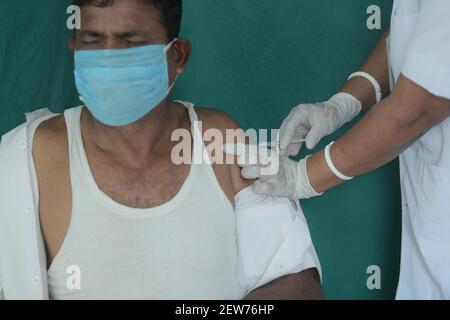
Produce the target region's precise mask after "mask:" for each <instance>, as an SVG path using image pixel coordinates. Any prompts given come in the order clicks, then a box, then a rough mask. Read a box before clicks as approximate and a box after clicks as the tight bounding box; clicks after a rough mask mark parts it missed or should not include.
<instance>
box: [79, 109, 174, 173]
mask: <svg viewBox="0 0 450 320" xmlns="http://www.w3.org/2000/svg"><path fill="white" fill-rule="evenodd" d="M174 105H175V104H174V103H170V102H169V101H168V100H165V101H164V102H162V103H161V104H160V105H158V106H157V107H156V108H155V109H154V110H152V111H151V112H150V113H149V114H148V115H146V116H145V117H144V118H142V119H140V120H138V121H137V122H135V123H133V124H131V125H128V126H123V127H111V126H106V125H104V124H102V123H101V122H99V121H98V120H96V119H95V118H94V117H93V116H92V114H91V113H90V112H89V111H88V110H87V109H84V112H83V115H82V121H81V128H82V133H83V140H84V141H85V144H89V146H90V148H95V149H96V150H98V151H100V152H102V153H106V154H108V155H110V156H112V157H114V159H115V160H117V161H119V162H121V163H122V164H124V165H129V166H132V167H135V166H138V167H141V166H145V165H146V164H147V163H148V162H149V161H151V160H152V157H154V155H155V153H156V154H161V153H165V152H166V151H170V138H171V134H172V131H173V130H174V129H176V128H178V127H179V125H180V118H179V115H177V112H176V111H175V108H174Z"/></svg>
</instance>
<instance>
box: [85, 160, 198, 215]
mask: <svg viewBox="0 0 450 320" xmlns="http://www.w3.org/2000/svg"><path fill="white" fill-rule="evenodd" d="M189 171H190V166H189V165H175V164H173V163H172V161H171V160H170V156H168V157H163V158H159V159H157V160H155V163H153V164H152V165H150V166H148V167H147V168H143V169H131V168H127V167H125V166H123V165H120V164H118V163H115V162H113V161H111V162H109V163H106V164H105V163H104V162H99V161H96V160H93V161H92V162H91V172H92V176H93V177H94V179H95V182H96V184H97V186H98V187H99V189H100V190H102V191H103V192H104V193H105V194H107V195H108V196H109V197H110V198H111V199H113V200H114V201H116V202H118V203H120V204H122V205H125V206H127V207H130V208H141V209H142V208H152V207H156V206H159V205H162V204H164V203H166V202H168V201H169V200H170V199H172V198H173V197H175V196H176V194H177V193H178V191H179V190H180V189H181V187H182V185H183V183H184V182H185V181H186V179H187V177H188V175H189Z"/></svg>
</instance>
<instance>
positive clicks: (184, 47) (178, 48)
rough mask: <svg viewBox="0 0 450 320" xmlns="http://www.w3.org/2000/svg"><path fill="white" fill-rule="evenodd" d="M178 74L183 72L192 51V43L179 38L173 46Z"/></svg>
mask: <svg viewBox="0 0 450 320" xmlns="http://www.w3.org/2000/svg"><path fill="white" fill-rule="evenodd" d="M173 52H174V60H175V65H176V72H177V74H181V73H183V71H184V69H186V66H187V64H188V62H189V58H190V57H191V53H192V46H191V43H190V42H189V41H188V40H186V39H178V40H177V41H176V42H175V43H174V46H173Z"/></svg>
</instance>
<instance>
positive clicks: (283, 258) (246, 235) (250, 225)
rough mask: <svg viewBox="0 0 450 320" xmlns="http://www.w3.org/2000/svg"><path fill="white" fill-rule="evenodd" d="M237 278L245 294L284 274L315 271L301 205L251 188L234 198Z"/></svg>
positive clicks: (314, 261) (309, 238) (315, 259)
mask: <svg viewBox="0 0 450 320" xmlns="http://www.w3.org/2000/svg"><path fill="white" fill-rule="evenodd" d="M235 214H236V222H237V246H238V267H237V276H238V280H239V283H240V285H241V287H242V288H243V290H244V291H245V292H246V293H247V294H248V293H249V292H251V291H252V290H254V289H256V288H259V287H261V286H263V285H265V284H267V283H269V282H271V281H273V280H275V279H278V278H280V277H282V276H284V275H288V274H294V273H298V272H301V271H303V270H306V269H309V268H317V269H318V271H319V274H320V275H321V268H320V263H319V259H318V258H317V255H316V251H315V249H314V246H313V243H312V240H311V236H310V233H309V229H308V225H307V223H306V219H305V217H304V215H303V212H302V211H301V208H300V205H299V204H298V202H297V203H294V202H291V201H289V200H288V199H284V198H275V197H269V196H263V195H258V194H256V193H255V192H253V189H252V188H251V187H249V188H247V189H244V190H243V191H241V192H240V193H238V194H237V195H236V208H235Z"/></svg>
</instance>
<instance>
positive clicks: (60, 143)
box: [33, 115, 68, 162]
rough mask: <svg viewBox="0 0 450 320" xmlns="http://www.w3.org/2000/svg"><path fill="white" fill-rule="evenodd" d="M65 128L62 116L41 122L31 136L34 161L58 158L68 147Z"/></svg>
mask: <svg viewBox="0 0 450 320" xmlns="http://www.w3.org/2000/svg"><path fill="white" fill-rule="evenodd" d="M67 141H68V139H67V128H66V123H65V120H64V116H63V115H60V116H56V117H53V118H51V119H48V120H46V121H44V122H42V123H41V124H40V125H39V127H38V128H37V129H36V132H35V134H34V137H33V158H34V160H35V162H47V161H48V162H50V161H51V160H52V161H54V160H56V159H58V158H60V155H63V154H64V152H65V151H66V150H67V149H68V142H67Z"/></svg>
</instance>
